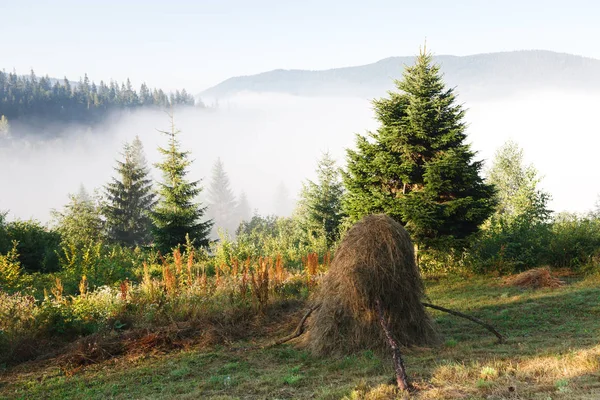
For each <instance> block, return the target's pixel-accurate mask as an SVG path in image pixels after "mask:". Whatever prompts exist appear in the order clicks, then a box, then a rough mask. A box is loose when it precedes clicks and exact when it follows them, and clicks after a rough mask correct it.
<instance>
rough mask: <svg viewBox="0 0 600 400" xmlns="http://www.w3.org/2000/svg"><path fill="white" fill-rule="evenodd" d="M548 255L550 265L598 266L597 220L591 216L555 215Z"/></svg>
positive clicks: (599, 226) (599, 224)
mask: <svg viewBox="0 0 600 400" xmlns="http://www.w3.org/2000/svg"><path fill="white" fill-rule="evenodd" d="M547 257H548V264H550V265H551V266H553V267H559V268H571V269H598V268H599V267H600V219H599V218H597V217H595V216H593V215H585V216H579V215H576V214H560V215H558V216H557V218H556V219H555V221H554V223H553V224H552V239H551V240H550V243H549V246H548V256H547Z"/></svg>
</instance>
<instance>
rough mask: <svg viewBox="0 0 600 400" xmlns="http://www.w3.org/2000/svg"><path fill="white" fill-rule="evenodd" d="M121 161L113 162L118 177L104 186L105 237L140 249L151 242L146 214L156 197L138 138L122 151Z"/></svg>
mask: <svg viewBox="0 0 600 400" xmlns="http://www.w3.org/2000/svg"><path fill="white" fill-rule="evenodd" d="M122 155H123V160H122V161H117V167H116V168H115V171H117V174H118V177H116V178H113V180H112V182H110V183H109V184H107V185H106V186H105V188H104V189H105V196H106V202H105V205H104V207H103V214H104V216H105V218H106V228H107V231H108V237H109V239H111V240H112V241H114V242H116V243H120V244H123V245H126V246H130V247H133V246H140V245H145V244H148V243H150V242H151V240H152V234H151V229H152V221H151V220H150V212H151V211H152V208H153V207H154V204H155V203H156V201H155V198H156V195H155V194H154V192H153V189H152V180H151V179H150V178H149V174H150V171H149V169H148V166H147V163H146V158H145V156H144V148H143V145H142V141H141V140H140V138H139V137H137V136H136V137H135V139H134V140H133V142H132V143H131V144H129V143H126V144H125V146H124V149H123V153H122Z"/></svg>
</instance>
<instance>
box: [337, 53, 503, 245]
mask: <svg viewBox="0 0 600 400" xmlns="http://www.w3.org/2000/svg"><path fill="white" fill-rule="evenodd" d="M396 87H397V89H398V91H395V92H389V97H387V98H382V99H379V100H375V101H374V102H373V103H374V108H375V113H376V117H377V119H378V120H379V122H380V123H381V126H380V127H379V129H378V130H377V131H376V132H373V133H370V134H369V136H370V139H367V138H366V137H364V136H361V135H358V136H357V142H356V147H357V149H356V150H348V151H347V161H348V170H347V171H346V172H345V173H344V184H345V186H346V190H347V196H346V197H345V201H344V209H345V211H346V212H347V214H348V215H349V217H350V219H351V220H352V221H355V220H358V219H359V218H361V217H362V216H364V215H367V214H372V213H386V214H388V215H390V216H392V217H393V218H395V219H396V220H398V221H399V222H400V223H402V224H403V225H405V226H406V228H407V230H408V231H409V232H410V234H411V236H412V238H413V240H415V242H416V243H417V244H419V245H421V246H424V247H438V246H440V247H441V246H442V245H443V244H444V243H445V244H446V245H451V246H457V247H459V246H461V245H464V244H465V241H464V240H462V239H465V238H467V237H468V236H469V235H471V234H472V233H474V232H476V231H477V230H478V227H479V225H480V224H481V223H482V222H484V221H485V220H486V219H487V218H488V217H489V216H490V214H491V213H492V211H493V208H494V188H493V186H492V185H488V184H485V183H484V181H483V179H482V178H481V177H480V170H481V167H482V164H481V162H480V161H473V157H474V155H475V153H474V152H473V151H471V149H470V147H469V145H468V143H466V141H465V140H466V134H465V124H464V122H463V117H464V114H465V112H464V110H463V108H462V107H461V106H460V105H459V104H456V97H455V94H454V91H453V89H446V88H445V86H444V83H443V81H442V76H441V74H440V68H439V66H438V65H434V64H432V56H431V55H430V54H429V53H427V52H426V50H422V51H421V52H420V54H419V55H418V57H417V58H416V63H415V65H413V66H411V67H407V68H406V70H405V71H404V75H403V79H402V80H400V81H396Z"/></svg>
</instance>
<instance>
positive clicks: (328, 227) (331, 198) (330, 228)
mask: <svg viewBox="0 0 600 400" xmlns="http://www.w3.org/2000/svg"><path fill="white" fill-rule="evenodd" d="M317 178H318V180H317V182H316V183H315V182H312V181H310V180H308V181H307V182H306V183H305V184H303V185H302V192H301V194H300V201H299V202H298V203H299V217H300V220H301V223H302V228H303V230H304V232H305V233H306V234H307V235H308V236H309V237H316V236H318V235H320V234H324V235H325V238H326V243H327V246H331V245H332V244H333V243H335V241H336V240H337V239H338V238H339V233H340V231H339V228H340V224H341V222H342V215H343V214H342V196H343V194H344V186H343V184H342V182H341V178H340V172H339V169H338V168H337V167H336V163H335V160H334V159H333V158H331V156H330V155H329V153H325V154H323V157H322V158H321V160H319V163H318V166H317Z"/></svg>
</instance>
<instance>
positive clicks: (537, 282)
mask: <svg viewBox="0 0 600 400" xmlns="http://www.w3.org/2000/svg"><path fill="white" fill-rule="evenodd" d="M504 284H505V285H507V286H517V287H521V288H526V289H542V288H559V287H561V286H562V285H564V282H563V281H561V280H560V279H558V278H556V277H554V276H553V275H552V273H551V272H550V268H548V267H542V268H535V269H530V270H529V271H525V272H521V273H520V274H518V275H514V276H509V277H508V278H506V279H505V280H504Z"/></svg>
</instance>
